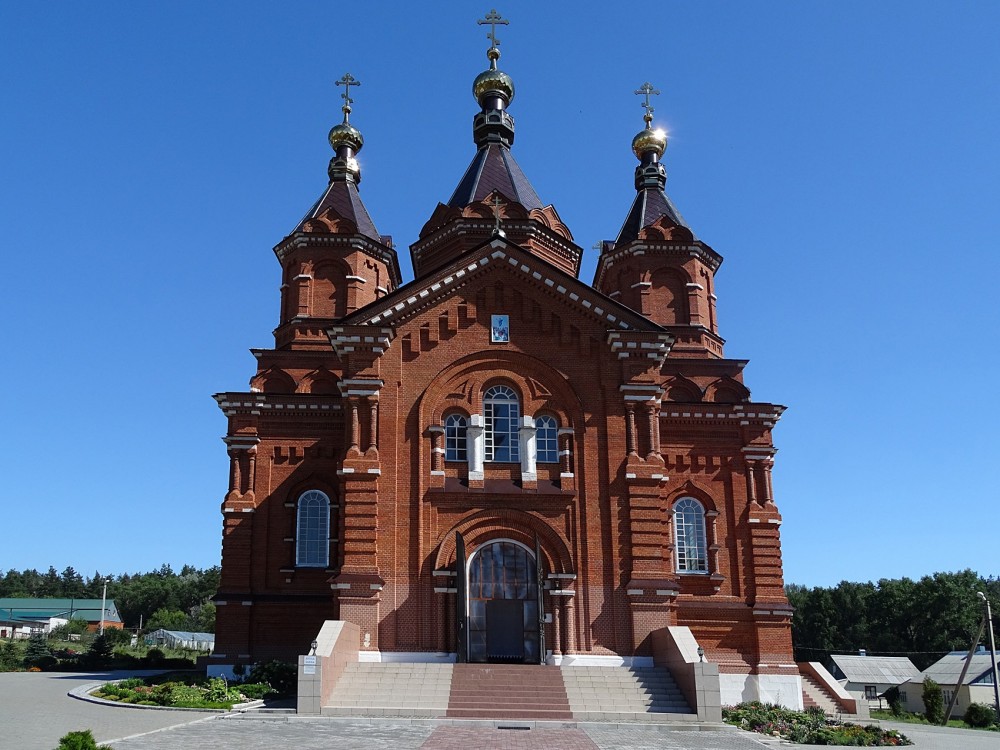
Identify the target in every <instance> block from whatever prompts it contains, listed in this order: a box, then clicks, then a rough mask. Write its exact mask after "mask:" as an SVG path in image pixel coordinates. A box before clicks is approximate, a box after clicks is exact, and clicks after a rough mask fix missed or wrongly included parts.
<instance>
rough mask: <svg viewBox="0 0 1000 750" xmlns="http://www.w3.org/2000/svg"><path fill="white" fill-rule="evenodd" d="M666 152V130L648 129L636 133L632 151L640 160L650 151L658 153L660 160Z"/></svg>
mask: <svg viewBox="0 0 1000 750" xmlns="http://www.w3.org/2000/svg"><path fill="white" fill-rule="evenodd" d="M666 150H667V133H666V131H664V130H660V129H657V130H653V129H652V128H646V129H645V130H641V131H639V132H638V133H636V136H635V138H633V139H632V151H634V152H635V155H636V157H638V158H639V159H641V158H642V155H643V154H646V153H649V152H650V151H654V152H656V158H660V157H661V156H663V152H664V151H666Z"/></svg>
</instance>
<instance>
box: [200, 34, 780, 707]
mask: <svg viewBox="0 0 1000 750" xmlns="http://www.w3.org/2000/svg"><path fill="white" fill-rule="evenodd" d="M494 41H495V37H494ZM499 56H500V53H499V51H498V49H497V47H496V45H495V44H494V45H493V46H492V47H491V48H490V50H489V52H488V58H489V68H488V69H487V70H486V71H484V72H483V73H481V74H479V76H477V77H476V78H475V82H474V85H473V88H474V93H475V97H476V100H477V102H478V106H479V109H478V111H476V112H475V114H474V118H473V127H472V131H473V140H474V149H470V151H471V152H472V161H471V163H470V164H469V166H468V167H467V168H466V169H465V171H464V173H462V172H460V165H453V168H455V177H456V188H455V191H454V193H453V194H452V195H451V197H450V198H448V200H447V201H446V202H445V203H437V205H436V206H433V207H432V206H431V204H430V203H429V204H428V219H427V223H426V224H425V225H424V227H423V229H422V230H421V231H420V235H419V237H417V238H416V239H415V240H414V241H413V243H412V244H411V245H410V256H411V259H412V265H413V275H414V278H413V279H412V280H410V281H407V282H405V283H404V280H403V278H402V276H401V274H400V270H399V264H398V260H397V254H396V249H395V248H394V247H393V245H392V242H391V240H390V239H389V238H388V237H387V236H385V235H382V234H380V232H379V230H378V229H376V225H375V223H374V221H373V219H372V215H374V216H379V215H380V213H381V211H380V207H379V206H371V209H372V212H373V213H372V214H369V211H368V207H366V206H365V204H364V203H363V202H362V199H361V195H360V193H359V184H360V182H361V174H360V170H359V167H358V162H357V159H356V158H355V156H356V154H357V153H358V152H359V151H360V149H361V148H362V144H363V138H362V135H361V133H360V132H359V130H358V129H356V128H355V126H354V125H353V124H351V123H350V122H349V115H350V113H351V104H352V101H353V100H352V97H351V94H352V91H351V87H352V85H354V84H355V83H356V81H355V80H354V79H353V78H352V77H351V76H349V75H347V76H345V77H344V78H343V79H342V80H341V81H340V83H341V84H342V85H344V87H345V93H344V99H345V104H344V107H343V112H344V118H343V122H342V123H341V124H338V125H336V126H335V127H334V128H333V129H332V130H331V131H330V136H329V139H330V144H331V146H332V147H333V150H334V152H335V153H334V156H333V158H332V160H331V161H330V165H329V184H328V186H327V187H326V189H325V190H324V191H323V193H322V195H320V197H319V199H318V200H317V201H316V203H315V205H314V206H313V207H312V208H310V209H309V210H308V212H307V213H306V215H305V216H304V217H303V219H302V220H301V221H300V222H299V223H298V224H297V225H296V226H295V227H294V229H293V230H292V231H291V233H290V234H289V235H288V236H287V237H285V238H284V239H283V240H281V241H280V242H279V243H278V244H277V245H276V246H275V248H274V253H275V255H276V257H277V259H278V263H279V264H280V266H281V312H280V320H279V321H278V326H277V328H276V329H275V332H274V337H275V343H274V348H272V349H259V350H254V352H253V354H254V356H255V357H256V360H257V370H256V373H255V374H254V375H253V377H252V378H251V380H250V390H249V391H247V392H227V393H221V394H218V395H216V397H215V398H216V400H217V401H218V404H219V407H220V408H221V409H222V411H223V412H224V413H225V415H226V417H227V419H228V422H229V427H228V433H227V436H226V438H225V442H226V444H227V446H228V452H229V458H230V471H229V490H228V492H227V493H226V496H225V500H224V502H223V504H222V512H223V517H224V522H223V551H222V579H221V586H220V590H219V593H218V596H217V602H218V605H219V608H218V631H217V634H216V653H215V654H214V656H213V663H214V664H215V665H216V666H217V667H220V668H221V667H226V666H229V665H233V664H239V663H247V662H250V661H260V660H266V659H272V658H281V659H289V660H291V659H293V658H294V657H295V656H296V655H298V654H304V653H306V652H307V651H308V650H309V648H310V642H311V641H312V640H313V639H314V638H315V637H316V633H317V632H318V631H319V629H320V627H321V626H322V625H323V623H324V622H325V621H327V620H343V621H347V622H351V623H355V624H356V625H357V626H358V627H359V629H360V633H361V643H360V644H359V646H360V649H361V652H360V658H361V659H362V660H370V661H388V660H400V661H435V660H438V661H459V662H462V661H468V662H507V663H528V664H530V663H534V664H537V663H546V662H547V663H557V664H560V663H561V664H564V665H567V664H585V665H600V664H609V665H610V664H642V663H644V662H647V661H649V660H650V659H651V648H652V647H651V633H653V631H655V630H657V629H660V628H663V627H665V626H667V625H682V626H687V627H688V628H690V631H691V633H693V635H694V637H695V638H696V639H697V643H698V644H699V645H700V646H701V647H702V648H703V649H704V653H705V658H706V660H709V661H712V662H716V663H717V664H718V665H719V670H720V672H721V673H722V677H721V680H722V693H723V699H724V701H726V702H736V700H738V699H739V697H740V696H747V695H750V696H752V697H756V694H755V691H756V690H758V689H759V690H760V694H761V695H764V694H771V695H773V693H774V692H775V691H778V692H780V691H781V690H782V689H788V690H789V691H792V690H794V689H795V688H794V686H795V685H796V684H797V680H798V671H797V669H796V668H795V665H794V663H793V659H792V645H791V631H790V615H791V611H790V608H789V605H788V602H787V600H786V598H785V594H784V591H783V582H782V568H781V549H780V543H779V533H778V532H779V526H780V524H781V516H780V514H779V513H778V510H777V508H776V507H775V504H774V500H773V497H772V486H771V469H772V465H773V457H774V453H775V449H774V447H773V445H772V440H771V431H772V429H773V428H774V425H775V423H776V422H777V421H778V419H779V418H780V416H781V413H782V411H783V409H784V407H782V406H778V405H776V404H771V403H761V402H755V401H753V400H751V396H750V391H749V389H748V388H747V386H746V385H745V384H744V382H743V368H744V366H745V365H746V364H747V361H746V360H743V359H730V358H727V356H726V355H725V353H724V349H723V344H724V340H723V339H722V337H721V335H720V329H719V323H718V320H717V317H716V295H715V274H716V272H717V271H718V269H719V266H720V265H721V263H722V256H721V255H719V254H718V253H717V252H716V251H715V250H714V249H712V248H711V247H710V246H709V245H708V244H706V243H705V242H703V241H702V240H700V239H698V238H697V237H696V236H695V234H694V232H693V231H692V229H691V228H690V227H688V226H687V225H686V224H685V222H684V220H683V219H682V218H681V215H680V214H679V213H678V211H677V209H676V208H675V207H674V205H673V203H672V202H671V200H670V199H669V198H668V197H667V195H666V193H665V185H666V171H665V170H664V167H663V164H662V162H661V158H662V156H663V153H664V149H665V148H666V145H667V139H666V135H665V134H664V132H663V131H661V130H657V129H654V128H653V125H652V115H651V108H649V107H648V104H649V95H650V94H652V93H655V92H654V91H653V90H652V87H651V86H649V85H648V84H646V85H644V86H643V88H642V89H640V91H639V92H637V93H641V94H644V95H645V97H646V105H647V115H646V117H645V122H646V127H645V128H644V129H643V130H641V131H640V132H639V133H638V134H637V135H636V136H635V137H634V138H633V140H632V147H633V150H634V152H635V155H636V158H637V159H638V165H637V166H636V167H635V174H634V183H635V191H636V193H635V200H634V201H633V203H632V205H631V207H626V206H621V207H620V209H621V210H620V212H617V213H616V210H613V209H610V208H606V207H602V208H601V211H602V212H603V213H606V214H607V215H608V221H609V222H613V223H614V224H615V225H617V223H618V222H621V225H620V226H621V229H620V231H619V232H618V234H617V236H616V237H615V239H614V240H610V241H605V242H603V243H602V248H601V252H600V259H599V262H598V266H597V271H596V274H595V276H594V278H593V279H592V280H589V281H588V280H583V279H580V278H579V271H580V263H581V257H582V255H583V250H582V249H581V248H580V246H578V245H577V244H576V243H575V241H574V239H573V235H572V233H571V231H570V228H569V227H567V226H566V225H565V224H564V223H563V221H562V220H561V219H560V217H559V213H558V211H557V210H556V208H555V207H554V206H553V205H551V204H546V203H545V202H544V201H543V200H542V199H541V198H540V197H539V196H538V195H537V193H536V192H535V190H534V188H533V187H532V184H531V181H530V180H529V179H528V176H527V174H526V173H525V172H524V171H522V169H521V167H520V166H519V164H518V162H517V161H516V160H515V157H514V153H513V145H514V120H513V118H512V117H511V115H510V114H509V113H508V108H509V106H510V105H511V102H512V100H513V99H514V84H513V81H512V80H511V78H510V77H509V76H508V75H507V74H505V73H503V72H502V71H501V70H499V69H498V67H497V61H498V59H499ZM626 137H627V134H622V138H623V142H624V139H625V138H626ZM442 168H449V167H448V166H447V165H444V166H442ZM626 169H627V166H626V164H625V163H624V162H623V163H622V171H621V174H620V175H619V176H618V177H617V178H615V177H614V176H610V177H609V178H610V179H622V180H625V179H628V178H627V175H626ZM425 198H426V199H427V200H428V201H431V200H433V196H425ZM609 229H610V226H609ZM734 697H735V700H734V699H733V698H734Z"/></svg>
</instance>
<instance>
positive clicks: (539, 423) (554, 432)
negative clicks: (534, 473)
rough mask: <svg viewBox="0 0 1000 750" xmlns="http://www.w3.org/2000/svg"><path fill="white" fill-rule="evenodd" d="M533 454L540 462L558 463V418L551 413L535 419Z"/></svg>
mask: <svg viewBox="0 0 1000 750" xmlns="http://www.w3.org/2000/svg"><path fill="white" fill-rule="evenodd" d="M535 430H536V432H535V456H536V459H535V460H536V461H537V462H538V463H540V464H557V463H559V420H558V419H556V418H555V417H553V416H552V415H551V414H543V415H542V416H540V417H537V418H536V419H535Z"/></svg>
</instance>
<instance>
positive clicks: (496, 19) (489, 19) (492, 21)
mask: <svg viewBox="0 0 1000 750" xmlns="http://www.w3.org/2000/svg"><path fill="white" fill-rule="evenodd" d="M476 23H477V24H479V25H480V26H483V25H485V24H489V25H490V33H489V34H487V35H486V38H487V39H489V40H490V44H492V45H493V46H494V47H499V46H500V40H499V39H497V26H507V25H509V24H510V21H508V20H507V19H506V18H501V17H500V14H499V13H497V11H496V8H491V9H490V12H489V13H487V14H486V18H480V19H479V20H477V21H476Z"/></svg>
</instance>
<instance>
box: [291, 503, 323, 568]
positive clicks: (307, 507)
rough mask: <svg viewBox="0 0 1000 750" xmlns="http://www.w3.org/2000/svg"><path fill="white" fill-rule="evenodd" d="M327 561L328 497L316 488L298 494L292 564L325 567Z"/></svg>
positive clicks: (304, 566)
mask: <svg viewBox="0 0 1000 750" xmlns="http://www.w3.org/2000/svg"><path fill="white" fill-rule="evenodd" d="M329 562H330V498H329V497H327V496H326V494H325V493H323V492H320V491H319V490H307V491H306V492H303V493H302V494H301V495H300V496H299V505H298V514H297V522H296V529H295V564H296V565H298V566H299V567H303V568H321V567H326V566H327V565H328V564H329Z"/></svg>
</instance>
